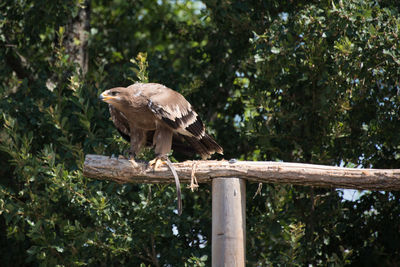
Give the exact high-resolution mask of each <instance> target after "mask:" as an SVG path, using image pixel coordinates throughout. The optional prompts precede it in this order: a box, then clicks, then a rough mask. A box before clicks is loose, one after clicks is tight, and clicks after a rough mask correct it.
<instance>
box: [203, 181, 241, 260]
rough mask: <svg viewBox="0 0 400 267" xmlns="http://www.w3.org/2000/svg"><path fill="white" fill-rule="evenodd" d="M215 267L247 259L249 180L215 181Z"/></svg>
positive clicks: (213, 229) (213, 256) (213, 225)
mask: <svg viewBox="0 0 400 267" xmlns="http://www.w3.org/2000/svg"><path fill="white" fill-rule="evenodd" d="M211 240H212V245H211V246H212V266H213V267H223V266H227V267H228V266H236V267H244V266H245V262H246V180H244V179H240V178H215V179H213V180H212V239H211Z"/></svg>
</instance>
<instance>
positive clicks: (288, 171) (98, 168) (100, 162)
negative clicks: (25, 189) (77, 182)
mask: <svg viewBox="0 0 400 267" xmlns="http://www.w3.org/2000/svg"><path fill="white" fill-rule="evenodd" d="M193 164H197V167H196V172H195V176H196V178H197V180H198V182H199V183H209V182H211V179H213V178H221V177H237V178H243V179H246V180H249V181H251V182H262V183H280V184H294V185H304V186H315V187H330V188H353V189H368V190H400V169H393V170H386V169H354V168H342V167H333V166H324V165H314V164H302V163H286V162H269V161H261V162H253V161H235V162H233V163H229V162H228V161H226V160H223V161H185V162H181V163H173V165H174V167H175V169H176V171H177V173H178V176H179V179H180V180H181V181H182V182H184V183H190V180H191V175H192V166H193ZM146 167H147V165H146V164H145V163H137V164H136V165H133V164H132V163H131V162H130V161H128V160H126V159H117V158H109V157H107V156H101V155H86V159H85V163H84V168H83V174H84V175H85V176H86V177H90V178H95V179H106V180H111V181H115V182H118V183H173V182H174V178H173V176H172V173H171V171H170V170H169V169H168V168H167V167H166V166H163V167H161V168H160V170H158V171H153V170H152V169H151V170H146Z"/></svg>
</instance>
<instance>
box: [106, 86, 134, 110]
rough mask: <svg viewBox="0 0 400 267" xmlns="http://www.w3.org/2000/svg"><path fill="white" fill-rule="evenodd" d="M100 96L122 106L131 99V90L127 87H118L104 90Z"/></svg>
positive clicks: (108, 101)
mask: <svg viewBox="0 0 400 267" xmlns="http://www.w3.org/2000/svg"><path fill="white" fill-rule="evenodd" d="M99 98H100V100H102V101H104V102H106V103H108V104H111V105H113V106H120V105H123V104H124V102H126V101H127V100H128V99H129V92H128V90H127V88H125V87H116V88H112V89H109V90H106V91H104V92H103V93H101V95H100V96H99Z"/></svg>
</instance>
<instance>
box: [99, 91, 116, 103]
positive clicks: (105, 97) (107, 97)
mask: <svg viewBox="0 0 400 267" xmlns="http://www.w3.org/2000/svg"><path fill="white" fill-rule="evenodd" d="M113 98H115V97H114V96H111V95H109V94H108V91H104V92H103V93H101V94H100V96H99V99H100V100H101V101H104V102H107V101H108V100H110V99H113Z"/></svg>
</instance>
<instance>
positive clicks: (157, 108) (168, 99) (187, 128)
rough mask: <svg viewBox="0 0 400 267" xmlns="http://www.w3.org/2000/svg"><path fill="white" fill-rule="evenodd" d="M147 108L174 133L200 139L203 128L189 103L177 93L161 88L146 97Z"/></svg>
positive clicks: (203, 132) (203, 131)
mask: <svg viewBox="0 0 400 267" xmlns="http://www.w3.org/2000/svg"><path fill="white" fill-rule="evenodd" d="M148 107H149V109H150V110H151V111H152V112H153V113H154V115H155V116H156V117H157V118H158V119H159V120H162V121H163V122H165V123H166V124H167V125H168V126H169V127H170V128H172V129H173V130H174V131H176V132H178V133H180V134H182V135H185V136H190V137H196V138H201V137H202V136H203V135H204V134H205V127H204V124H203V122H202V121H201V119H200V117H199V115H198V114H197V113H196V112H195V111H194V110H193V108H192V106H191V105H190V103H189V102H188V101H187V100H186V99H185V98H184V97H183V96H182V95H181V94H179V93H177V92H175V91H174V90H171V89H169V88H166V87H164V88H162V89H159V90H157V91H156V92H153V93H152V94H151V95H150V96H149V97H148Z"/></svg>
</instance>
